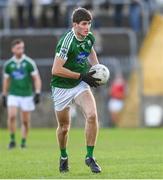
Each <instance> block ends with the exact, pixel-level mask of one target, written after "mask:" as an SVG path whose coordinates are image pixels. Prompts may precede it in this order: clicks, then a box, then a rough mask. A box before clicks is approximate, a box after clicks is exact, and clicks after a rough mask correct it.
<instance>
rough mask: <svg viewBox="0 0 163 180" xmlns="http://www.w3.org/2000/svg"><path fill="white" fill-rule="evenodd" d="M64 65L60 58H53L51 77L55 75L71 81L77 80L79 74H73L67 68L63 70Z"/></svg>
mask: <svg viewBox="0 0 163 180" xmlns="http://www.w3.org/2000/svg"><path fill="white" fill-rule="evenodd" d="M64 64H65V61H64V60H63V59H62V58H60V57H57V56H56V57H55V59H54V64H53V67H52V75H57V76H61V77H67V78H72V79H79V78H80V73H77V72H73V71H71V70H69V69H67V68H65V67H64V66H63V65H64Z"/></svg>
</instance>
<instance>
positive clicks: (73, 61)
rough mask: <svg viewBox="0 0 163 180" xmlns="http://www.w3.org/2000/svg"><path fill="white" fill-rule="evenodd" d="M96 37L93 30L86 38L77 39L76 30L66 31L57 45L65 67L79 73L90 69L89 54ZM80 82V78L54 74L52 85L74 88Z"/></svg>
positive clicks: (58, 53)
mask: <svg viewBox="0 0 163 180" xmlns="http://www.w3.org/2000/svg"><path fill="white" fill-rule="evenodd" d="M94 42H95V38H94V36H93V34H92V32H89V34H88V35H87V36H86V37H85V39H84V40H82V41H81V40H79V39H77V37H76V35H75V33H74V30H73V29H72V30H70V31H68V32H66V33H65V34H64V35H63V36H62V37H61V38H60V40H59V42H58V44H57V47H56V56H58V57H60V58H62V59H63V60H64V61H65V64H64V67H65V68H67V69H69V70H71V71H74V72H78V73H86V72H88V70H89V62H88V56H89V54H90V52H91V49H92V47H93V44H94ZM79 83H80V80H79V79H70V78H64V77H59V76H56V75H53V77H52V80H51V86H52V87H59V88H73V87H75V86H77V85H78V84H79Z"/></svg>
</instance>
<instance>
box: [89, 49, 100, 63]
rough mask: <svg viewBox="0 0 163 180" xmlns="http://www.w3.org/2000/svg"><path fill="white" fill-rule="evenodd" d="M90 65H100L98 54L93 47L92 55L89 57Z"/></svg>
mask: <svg viewBox="0 0 163 180" xmlns="http://www.w3.org/2000/svg"><path fill="white" fill-rule="evenodd" d="M88 58H89V63H90V64H91V65H92V66H94V65H96V64H99V62H98V58H97V54H96V51H95V50H94V48H93V47H92V49H91V53H90V55H89V57H88Z"/></svg>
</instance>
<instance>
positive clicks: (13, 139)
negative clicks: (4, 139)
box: [10, 133, 15, 142]
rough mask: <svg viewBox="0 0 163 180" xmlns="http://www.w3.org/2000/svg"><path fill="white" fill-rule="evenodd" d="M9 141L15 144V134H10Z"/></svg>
mask: <svg viewBox="0 0 163 180" xmlns="http://www.w3.org/2000/svg"><path fill="white" fill-rule="evenodd" d="M10 139H11V141H12V142H15V134H14V133H11V134H10Z"/></svg>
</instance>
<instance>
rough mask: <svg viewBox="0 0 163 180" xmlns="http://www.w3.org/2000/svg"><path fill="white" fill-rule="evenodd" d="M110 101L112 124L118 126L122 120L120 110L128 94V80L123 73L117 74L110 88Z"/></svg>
mask: <svg viewBox="0 0 163 180" xmlns="http://www.w3.org/2000/svg"><path fill="white" fill-rule="evenodd" d="M108 95H109V101H108V111H109V115H110V117H111V121H112V125H113V126H116V125H118V123H119V120H120V112H121V111H122V109H123V105H124V98H125V96H126V82H125V80H124V78H123V75H122V74H121V73H118V74H116V75H115V78H114V79H113V82H112V84H111V86H110V88H109V90H108Z"/></svg>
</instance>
